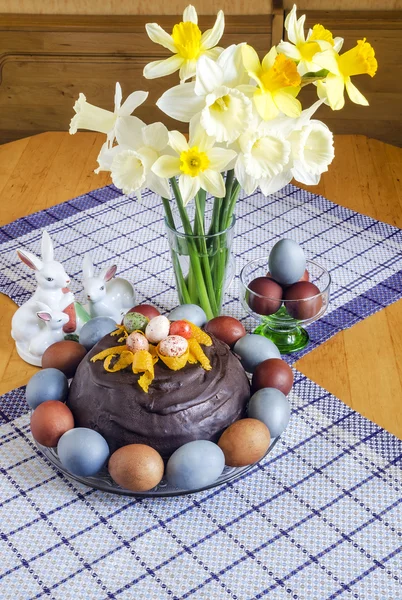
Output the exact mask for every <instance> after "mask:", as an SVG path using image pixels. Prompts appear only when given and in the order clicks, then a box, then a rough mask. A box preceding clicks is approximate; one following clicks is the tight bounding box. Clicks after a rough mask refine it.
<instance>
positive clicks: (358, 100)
mask: <svg viewBox="0 0 402 600" xmlns="http://www.w3.org/2000/svg"><path fill="white" fill-rule="evenodd" d="M345 87H346V91H347V93H348V96H349V98H350V99H351V101H352V102H354V103H355V104H361V105H363V106H368V105H369V103H368V100H367V99H366V98H365V97H364V96H363V94H362V93H361V92H359V90H358V89H357V87H356V86H355V85H354V84H353V83H352V82H351V80H350V77H349V79H348V80H347V81H345Z"/></svg>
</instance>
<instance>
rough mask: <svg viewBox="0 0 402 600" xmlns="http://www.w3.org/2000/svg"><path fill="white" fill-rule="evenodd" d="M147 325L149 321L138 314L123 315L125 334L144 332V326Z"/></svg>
mask: <svg viewBox="0 0 402 600" xmlns="http://www.w3.org/2000/svg"><path fill="white" fill-rule="evenodd" d="M148 323H149V319H148V318H147V317H145V316H144V315H142V314H141V313H138V312H128V313H126V314H125V315H124V319H123V325H124V327H125V328H126V331H127V333H132V332H133V331H145V328H146V326H147V325H148Z"/></svg>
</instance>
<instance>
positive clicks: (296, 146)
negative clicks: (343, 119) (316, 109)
mask: <svg viewBox="0 0 402 600" xmlns="http://www.w3.org/2000/svg"><path fill="white" fill-rule="evenodd" d="M288 140H289V141H290V143H291V145H292V151H291V157H292V162H293V164H292V167H291V169H290V170H291V173H292V175H293V177H294V178H295V179H296V181H299V182H300V183H304V184H306V185H317V184H318V182H319V181H320V177H321V175H322V173H324V172H325V171H328V166H329V165H330V164H331V162H332V161H333V159H334V155H335V152H334V138H333V135H332V133H331V131H330V130H329V129H328V127H327V126H326V125H324V123H322V122H321V121H316V120H313V121H310V122H309V123H308V124H307V125H304V126H303V127H302V128H301V129H299V130H296V131H293V132H292V133H291V134H290V136H289V138H288Z"/></svg>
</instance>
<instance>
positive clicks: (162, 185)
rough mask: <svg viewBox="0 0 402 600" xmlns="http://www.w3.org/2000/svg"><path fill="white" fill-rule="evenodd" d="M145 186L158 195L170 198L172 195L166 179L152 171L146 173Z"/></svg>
mask: <svg viewBox="0 0 402 600" xmlns="http://www.w3.org/2000/svg"><path fill="white" fill-rule="evenodd" d="M145 186H146V187H148V188H149V189H150V190H151V191H152V192H154V193H155V194H158V196H162V198H167V199H168V200H170V199H171V197H172V195H171V192H170V186H169V182H168V180H167V179H166V178H164V177H158V176H157V175H156V174H155V173H153V172H152V171H150V172H149V173H148V175H147V179H146V182H145Z"/></svg>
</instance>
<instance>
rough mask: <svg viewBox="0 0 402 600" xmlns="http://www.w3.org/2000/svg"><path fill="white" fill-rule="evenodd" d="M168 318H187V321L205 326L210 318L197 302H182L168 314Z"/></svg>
mask: <svg viewBox="0 0 402 600" xmlns="http://www.w3.org/2000/svg"><path fill="white" fill-rule="evenodd" d="M168 319H169V321H180V320H181V319H186V321H190V323H194V325H197V326H198V327H203V325H205V323H206V322H207V320H208V319H207V315H206V314H205V312H204V311H203V310H202V308H201V307H200V306H197V305H196V304H181V305H180V306H176V308H174V309H173V310H171V311H170V313H169V314H168Z"/></svg>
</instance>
